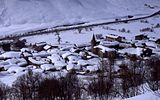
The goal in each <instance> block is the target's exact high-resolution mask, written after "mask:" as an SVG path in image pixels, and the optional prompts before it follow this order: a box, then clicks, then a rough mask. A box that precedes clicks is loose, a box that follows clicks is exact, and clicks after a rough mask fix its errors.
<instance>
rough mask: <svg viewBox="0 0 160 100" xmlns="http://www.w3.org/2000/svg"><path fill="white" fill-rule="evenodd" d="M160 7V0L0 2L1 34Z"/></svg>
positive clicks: (121, 15) (135, 13)
mask: <svg viewBox="0 0 160 100" xmlns="http://www.w3.org/2000/svg"><path fill="white" fill-rule="evenodd" d="M159 5H160V2H159V0H136V1H135V0H100V1H99V0H54V1H53V0H11V1H10V0H0V28H1V30H0V34H3V35H4V34H11V33H17V32H18V33H21V32H23V31H29V30H36V29H41V28H45V27H47V28H48V27H53V26H57V25H63V24H72V23H79V22H92V21H97V20H106V19H113V18H114V19H115V18H122V17H125V16H128V15H135V16H139V15H148V14H151V13H153V12H155V11H157V10H159V9H160V6H159Z"/></svg>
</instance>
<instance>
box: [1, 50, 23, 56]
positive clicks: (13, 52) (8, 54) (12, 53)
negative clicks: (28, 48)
mask: <svg viewBox="0 0 160 100" xmlns="http://www.w3.org/2000/svg"><path fill="white" fill-rule="evenodd" d="M20 55H21V52H15V51H10V52H5V53H3V54H1V55H0V58H19V57H20Z"/></svg>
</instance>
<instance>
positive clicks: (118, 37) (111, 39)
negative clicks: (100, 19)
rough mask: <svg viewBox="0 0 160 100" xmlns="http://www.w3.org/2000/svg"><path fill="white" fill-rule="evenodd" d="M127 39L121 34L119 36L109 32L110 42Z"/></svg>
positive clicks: (107, 37)
mask: <svg viewBox="0 0 160 100" xmlns="http://www.w3.org/2000/svg"><path fill="white" fill-rule="evenodd" d="M123 39H125V37H121V36H118V35H114V34H108V35H107V36H106V39H105V40H106V41H110V42H113V41H119V42H122V40H123Z"/></svg>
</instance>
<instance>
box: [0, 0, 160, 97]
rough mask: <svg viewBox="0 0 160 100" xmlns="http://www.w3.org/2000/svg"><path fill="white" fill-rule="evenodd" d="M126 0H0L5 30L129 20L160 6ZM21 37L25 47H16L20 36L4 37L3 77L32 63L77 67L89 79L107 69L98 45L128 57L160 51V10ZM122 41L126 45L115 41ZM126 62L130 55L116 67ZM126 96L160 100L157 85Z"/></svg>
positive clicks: (57, 71) (59, 70) (47, 69)
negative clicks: (141, 36) (95, 41)
mask: <svg viewBox="0 0 160 100" xmlns="http://www.w3.org/2000/svg"><path fill="white" fill-rule="evenodd" d="M123 1H124V2H122V0H54V1H53V0H12V1H11V0H0V36H1V37H3V36H6V35H16V34H21V33H24V32H29V31H35V30H38V29H44V28H48V29H50V28H52V27H54V26H59V25H68V24H76V23H82V22H88V23H89V24H92V23H103V22H108V21H109V22H110V21H115V20H116V19H117V20H123V19H128V16H129V15H132V17H133V18H137V17H141V16H146V15H150V14H153V13H154V12H156V11H158V10H160V6H159V5H160V1H159V0H137V1H135V0H123ZM68 2H70V3H68ZM97 2H98V3H97ZM138 35H144V36H147V38H145V39H140V40H138V39H136V36H138ZM93 36H96V40H97V41H98V43H99V44H98V46H97V45H96V46H95V47H93V48H92V44H91V40H92V39H93ZM107 37H111V38H117V37H122V40H121V41H118V40H114V39H113V40H111V41H110V40H107ZM20 40H21V41H23V40H26V41H25V44H24V45H25V46H24V47H23V46H22V45H21V46H22V47H21V48H14V46H13V47H12V43H13V44H14V43H15V44H16V41H14V40H8V41H7V42H6V41H0V70H1V72H0V80H1V81H2V82H3V83H5V84H7V85H8V86H12V85H13V83H14V82H15V81H16V79H17V77H19V76H21V75H24V74H25V73H27V72H28V69H32V71H33V72H39V73H41V74H42V75H43V76H47V75H48V76H56V77H58V76H60V75H61V76H65V75H66V74H67V73H68V72H70V71H71V70H72V69H75V70H76V71H77V74H78V77H80V78H81V79H83V81H88V79H91V78H94V77H97V76H98V75H97V74H96V73H97V72H98V71H99V70H100V69H101V67H100V61H101V60H102V58H103V55H101V54H95V53H93V51H92V49H95V48H98V50H99V49H100V53H105V52H109V53H113V52H116V53H117V55H120V56H121V55H122V56H123V57H126V55H125V54H128V55H136V56H137V58H139V57H140V56H144V55H142V53H143V52H144V51H145V50H146V48H147V49H148V48H149V50H152V54H155V55H160V15H157V16H153V17H150V18H146V19H140V20H136V21H130V22H125V23H114V24H108V25H99V26H93V27H86V28H82V29H73V30H67V31H61V32H53V33H47V34H43V35H34V36H26V37H21V38H20ZM3 43H4V45H3ZM5 43H6V44H5ZM8 44H9V45H10V44H11V50H9V51H7V50H6V51H5V50H4V48H5V49H6V48H7V47H6V46H7V45H8ZM22 44H23V43H22ZM1 45H2V46H1ZM117 45H118V46H120V47H121V48H120V49H117V48H116V47H114V48H113V47H112V46H117ZM105 46H106V47H105ZM3 47H4V48H3ZM15 47H16V46H15ZM116 53H115V54H116ZM113 55H114V54H113ZM140 58H141V57H140ZM142 58H143V57H142ZM107 59H108V58H107ZM144 59H148V57H146V58H145V57H144ZM124 62H125V63H128V62H129V60H126V58H123V60H122V59H121V58H118V59H116V60H115V63H114V64H113V66H114V68H115V71H117V72H118V70H119V69H120V68H119V66H120V64H122V63H124ZM115 99H116V98H115ZM120 99H122V98H120ZM118 100H119V99H118ZM125 100H160V98H159V97H158V96H156V95H155V94H154V93H152V92H151V91H146V92H145V93H144V94H141V95H137V96H135V97H131V98H127V99H125Z"/></svg>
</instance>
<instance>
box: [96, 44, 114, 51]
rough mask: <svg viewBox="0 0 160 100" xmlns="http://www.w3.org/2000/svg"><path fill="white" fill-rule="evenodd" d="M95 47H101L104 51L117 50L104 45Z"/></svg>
mask: <svg viewBox="0 0 160 100" xmlns="http://www.w3.org/2000/svg"><path fill="white" fill-rule="evenodd" d="M94 48H99V49H101V51H102V52H106V51H115V49H111V48H108V47H105V46H103V45H98V46H95V47H94Z"/></svg>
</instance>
